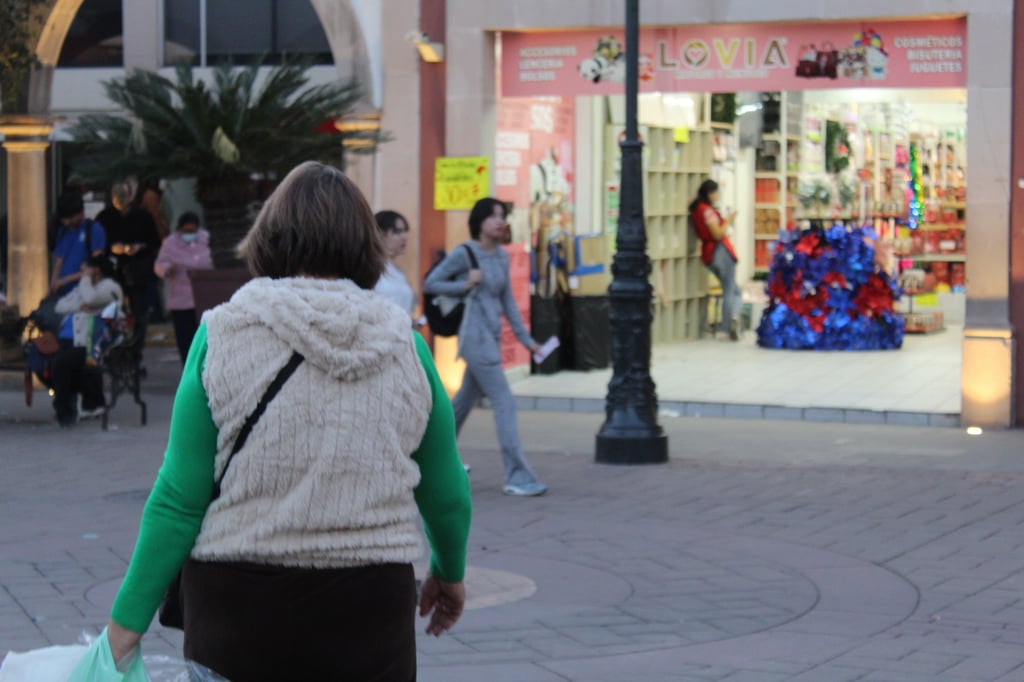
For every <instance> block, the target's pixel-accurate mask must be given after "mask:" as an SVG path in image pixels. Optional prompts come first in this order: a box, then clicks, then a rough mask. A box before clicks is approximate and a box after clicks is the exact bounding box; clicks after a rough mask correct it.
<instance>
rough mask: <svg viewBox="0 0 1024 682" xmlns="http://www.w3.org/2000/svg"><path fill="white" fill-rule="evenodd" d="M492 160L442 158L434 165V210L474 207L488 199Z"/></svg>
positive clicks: (467, 157) (468, 157) (463, 157)
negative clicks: (485, 198) (479, 201)
mask: <svg viewBox="0 0 1024 682" xmlns="http://www.w3.org/2000/svg"><path fill="white" fill-rule="evenodd" d="M489 187H490V160H489V159H488V158H487V157H486V156H442V157H440V158H438V159H437V160H436V161H435V162H434V208H435V209H436V210H438V211H448V210H452V209H462V208H473V204H475V203H476V202H477V201H478V200H480V199H483V198H484V197H486V196H487V190H488V188H489Z"/></svg>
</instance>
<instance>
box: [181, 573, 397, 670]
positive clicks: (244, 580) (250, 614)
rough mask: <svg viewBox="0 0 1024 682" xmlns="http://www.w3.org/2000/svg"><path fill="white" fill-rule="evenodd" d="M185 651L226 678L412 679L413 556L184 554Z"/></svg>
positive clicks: (186, 654) (194, 659)
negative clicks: (344, 559) (319, 558)
mask: <svg viewBox="0 0 1024 682" xmlns="http://www.w3.org/2000/svg"><path fill="white" fill-rule="evenodd" d="M181 589H182V595H183V600H184V614H185V647H184V650H185V651H184V653H185V658H186V659H188V660H192V661H196V662H197V663H201V664H203V665H205V666H206V667H208V668H210V669H211V670H214V671H215V672H217V673H219V674H220V675H222V676H224V677H226V678H227V679H228V680H230V681H231V682H262V681H263V680H266V681H268V682H270V681H273V682H282V681H285V680H318V681H324V682H327V681H330V680H359V681H364V680H365V681H375V682H392V681H394V682H409V681H411V680H415V679H416V632H415V610H416V582H415V577H414V575H413V569H412V565H411V564H379V565H375V566H362V567H357V568H342V569H302V568H284V567H280V566H264V565H260V564H251V563H242V562H233V563H229V562H223V563H221V562H216V563H214V562H203V561H193V560H192V559H189V560H188V561H187V562H186V563H185V566H184V567H183V568H182V574H181Z"/></svg>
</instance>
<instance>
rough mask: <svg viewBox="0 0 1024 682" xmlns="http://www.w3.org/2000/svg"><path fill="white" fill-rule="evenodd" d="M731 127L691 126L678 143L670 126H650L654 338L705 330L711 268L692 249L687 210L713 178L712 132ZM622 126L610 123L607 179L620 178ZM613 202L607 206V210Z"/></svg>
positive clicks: (681, 337)
mask: <svg viewBox="0 0 1024 682" xmlns="http://www.w3.org/2000/svg"><path fill="white" fill-rule="evenodd" d="M731 127H732V126H729V125H725V124H721V125H714V126H713V125H705V126H702V127H700V128H691V129H690V139H689V141H688V142H677V141H676V139H675V135H674V130H673V128H671V127H667V126H657V125H645V126H644V127H643V135H644V143H645V164H644V167H643V171H644V178H643V181H644V213H645V218H646V231H647V255H648V257H649V258H650V260H651V263H652V265H653V268H652V272H651V277H650V282H651V285H652V286H653V287H654V292H655V306H654V320H653V323H652V326H651V338H652V341H653V342H654V343H657V344H660V343H673V342H678V341H685V340H688V339H696V338H699V337H700V334H701V324H702V319H703V317H702V315H703V310H704V307H705V306H706V305H707V304H706V302H705V301H706V298H707V284H706V279H707V276H706V273H707V269H706V268H705V267H704V265H703V263H701V262H700V259H699V257H694V256H693V255H692V254H693V252H694V250H695V249H697V248H698V247H699V242H698V240H697V238H696V235H695V234H694V233H693V230H691V229H689V227H688V221H687V214H688V209H687V206H688V205H689V203H690V201H691V200H692V199H693V197H694V195H695V194H696V192H697V188H698V186H699V185H700V183H701V182H702V181H703V180H704V179H705V178H707V177H710V175H711V170H712V157H713V140H712V137H713V135H715V134H717V133H718V132H719V131H721V130H729V129H731ZM621 131H622V128H621V126H615V125H609V126H606V127H605V133H606V135H605V154H604V157H605V163H604V169H603V173H604V177H605V179H606V181H608V182H613V181H617V180H618V173H619V172H620V170H621V166H620V164H621V156H620V150H619V145H618V137H619V135H620V134H621ZM608 208H609V207H608V206H605V207H604V210H608Z"/></svg>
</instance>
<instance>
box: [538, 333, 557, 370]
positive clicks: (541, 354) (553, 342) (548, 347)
mask: <svg viewBox="0 0 1024 682" xmlns="http://www.w3.org/2000/svg"><path fill="white" fill-rule="evenodd" d="M558 346H559V343H558V337H557V336H552V337H551V338H550V339H548V340H547V341H545V342H544V344H543V345H542V346H541V347H540V350H538V351H537V352H536V353H534V354H533V361H534V362H536V363H537V364H538V365H539V364H540V363H542V362H544V361H545V360H547V359H548V356H549V355H551V354H552V353H554V352H555V349H556V348H558Z"/></svg>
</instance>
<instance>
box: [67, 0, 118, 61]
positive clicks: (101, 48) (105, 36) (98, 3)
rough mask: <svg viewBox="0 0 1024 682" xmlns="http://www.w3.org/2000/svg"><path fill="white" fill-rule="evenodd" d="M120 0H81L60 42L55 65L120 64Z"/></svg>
mask: <svg viewBox="0 0 1024 682" xmlns="http://www.w3.org/2000/svg"><path fill="white" fill-rule="evenodd" d="M121 27H122V22H121V0H85V2H83V3H82V5H81V7H79V8H78V12H77V13H76V14H75V19H74V21H72V22H71V27H70V28H69V29H68V35H67V37H66V38H65V39H64V45H62V46H61V50H60V58H58V60H57V66H123V65H124V40H123V38H122V30H121Z"/></svg>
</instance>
